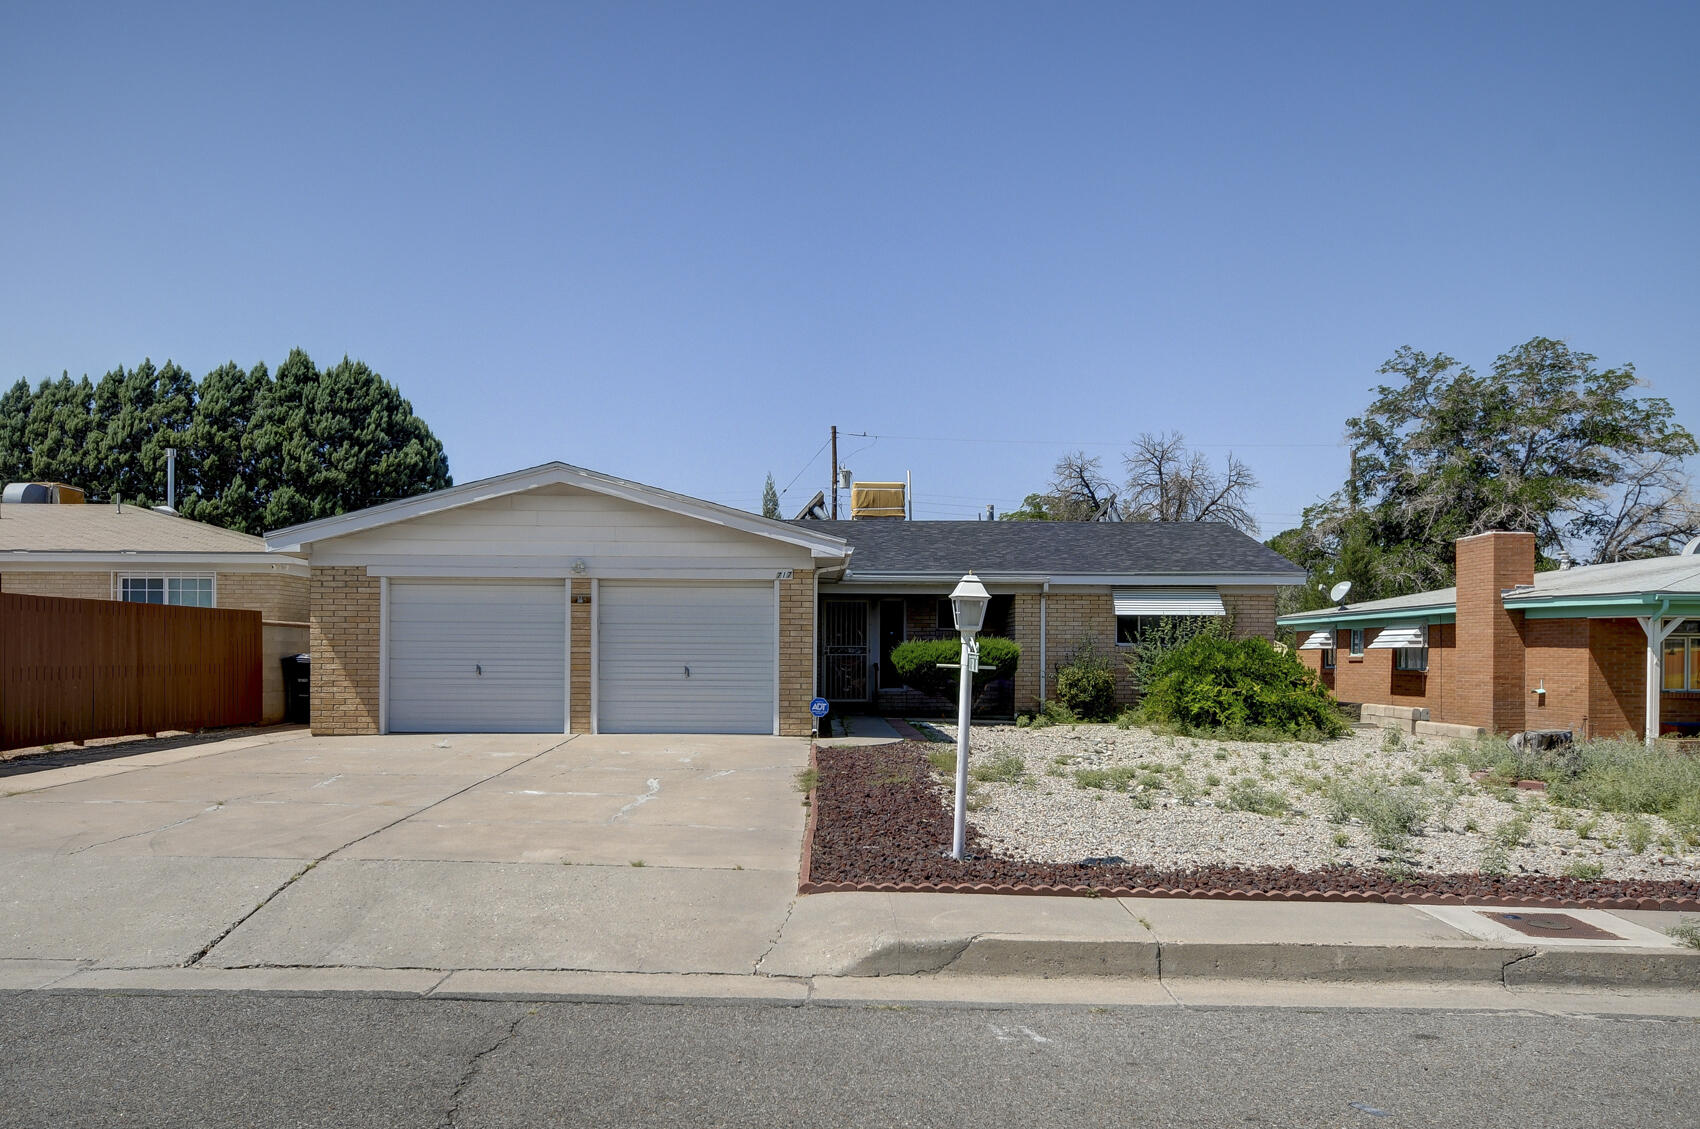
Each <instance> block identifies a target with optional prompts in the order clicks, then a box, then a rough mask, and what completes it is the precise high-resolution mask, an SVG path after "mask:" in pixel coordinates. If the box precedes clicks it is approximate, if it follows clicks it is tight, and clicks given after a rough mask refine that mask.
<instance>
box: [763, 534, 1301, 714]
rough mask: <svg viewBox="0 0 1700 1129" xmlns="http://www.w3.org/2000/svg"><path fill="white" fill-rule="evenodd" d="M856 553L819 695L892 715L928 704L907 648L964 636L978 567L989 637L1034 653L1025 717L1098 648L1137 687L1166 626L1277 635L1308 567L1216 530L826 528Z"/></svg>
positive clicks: (823, 617)
mask: <svg viewBox="0 0 1700 1129" xmlns="http://www.w3.org/2000/svg"><path fill="white" fill-rule="evenodd" d="M797 524H799V525H801V526H804V527H806V528H809V529H818V530H822V531H824V532H827V533H831V534H832V535H834V536H836V537H842V538H843V539H844V540H845V541H846V542H847V543H848V544H849V545H850V547H851V549H852V550H853V551H854V552H853V555H852V556H851V558H850V559H849V561H848V562H846V564H845V566H844V567H842V568H838V569H834V570H830V571H828V572H826V573H824V574H823V576H822V580H821V586H820V592H821V595H820V607H819V623H820V652H821V656H820V665H821V677H820V694H821V696H822V697H824V698H826V699H828V700H829V701H831V702H833V703H835V704H841V705H844V706H849V707H868V708H875V709H878V710H881V711H887V712H903V711H906V710H914V709H919V708H926V707H927V706H928V705H930V704H933V703H927V702H925V701H924V700H923V699H921V698H920V696H919V695H917V694H916V693H915V692H914V691H911V690H907V689H905V688H904V687H903V685H902V683H901V682H900V681H899V680H898V677H897V672H896V670H895V669H894V668H893V667H892V665H891V652H892V649H893V648H894V647H896V646H897V645H898V644H900V643H902V642H904V641H905V640H907V639H938V638H956V631H955V629H954V627H953V621H952V617H951V609H950V600H949V594H950V590H951V589H952V588H953V587H955V585H956V582H957V581H958V580H960V579H961V577H962V574H963V571H964V570H965V568H969V567H971V568H972V569H973V570H974V572H975V574H976V575H977V576H979V578H980V580H981V581H982V582H983V583H984V584H985V585H986V587H987V588H988V589H989V590H990V591H991V592H992V594H993V595H992V602H991V604H990V605H989V606H988V608H987V610H986V611H987V614H986V624H985V628H984V630H985V633H986V634H988V635H1002V636H1005V637H1006V638H1009V639H1013V640H1014V641H1015V642H1017V643H1019V644H1020V645H1021V649H1022V657H1021V663H1020V665H1019V667H1018V668H1017V670H1016V675H1015V679H1014V684H1013V685H1012V686H1010V687H1009V688H1008V689H1009V697H1008V698H1007V699H1005V700H1006V701H1008V703H1009V705H1010V706H1011V707H1012V708H1013V709H1015V710H1017V711H1028V710H1032V709H1035V708H1037V707H1038V706H1039V704H1040V703H1042V702H1043V701H1045V700H1046V699H1047V698H1049V697H1050V696H1051V695H1052V691H1053V690H1054V686H1053V685H1052V678H1053V673H1054V671H1055V670H1056V668H1057V667H1058V666H1059V665H1060V664H1062V663H1063V662H1065V661H1066V660H1067V659H1068V657H1069V655H1070V653H1071V652H1074V651H1075V650H1077V649H1078V648H1080V647H1081V646H1082V644H1090V645H1091V646H1093V647H1094V648H1095V649H1096V650H1097V651H1098V653H1099V654H1101V655H1105V656H1109V657H1110V658H1111V659H1112V661H1113V662H1114V665H1115V668H1116V672H1117V700H1118V701H1119V702H1120V703H1122V704H1127V703H1130V702H1132V701H1133V699H1134V697H1135V696H1136V694H1137V687H1135V686H1134V684H1133V681H1132V679H1131V678H1130V677H1129V676H1128V671H1127V668H1126V664H1125V663H1124V662H1122V661H1121V659H1120V656H1121V655H1124V654H1125V653H1126V651H1127V650H1128V649H1129V648H1130V647H1131V646H1132V644H1133V643H1134V641H1135V640H1136V639H1137V638H1138V637H1139V635H1140V633H1141V632H1142V631H1143V630H1145V629H1146V628H1147V627H1148V626H1149V625H1150V624H1151V623H1152V622H1153V621H1154V620H1157V619H1160V618H1163V617H1166V616H1226V617H1228V618H1229V620H1230V622H1231V624H1232V631H1233V633H1234V634H1235V635H1236V636H1248V635H1261V636H1263V637H1264V638H1271V639H1272V638H1273V637H1274V635H1275V592H1276V589H1277V587H1279V586H1280V585H1285V584H1298V583H1302V582H1303V581H1304V579H1305V575H1304V572H1303V570H1301V569H1299V568H1298V567H1297V566H1296V565H1294V564H1293V563H1292V562H1291V561H1289V560H1287V559H1286V558H1285V557H1283V556H1281V555H1280V554H1279V553H1276V552H1275V551H1274V550H1272V549H1270V548H1268V547H1266V546H1264V545H1262V544H1260V543H1259V542H1257V541H1256V540H1254V539H1253V538H1251V537H1248V536H1246V535H1245V534H1244V533H1241V532H1240V531H1239V530H1237V529H1235V528H1233V527H1232V526H1230V525H1225V524H1220V523H1215V522H1028V521H901V520H885V519H881V520H871V521H815V520H807V519H806V520H803V521H800V522H798V523H797Z"/></svg>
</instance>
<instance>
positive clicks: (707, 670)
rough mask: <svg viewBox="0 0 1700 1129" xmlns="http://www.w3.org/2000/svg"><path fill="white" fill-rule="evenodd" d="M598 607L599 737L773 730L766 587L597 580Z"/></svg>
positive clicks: (769, 592)
mask: <svg viewBox="0 0 1700 1129" xmlns="http://www.w3.org/2000/svg"><path fill="white" fill-rule="evenodd" d="M600 602H601V606H600V608H599V609H598V616H599V618H598V625H597V632H598V640H597V647H598V650H599V651H600V654H599V655H598V659H597V683H598V693H597V705H596V712H597V719H596V721H597V729H598V730H599V731H600V732H603V733H772V732H773V710H774V697H773V696H774V672H775V664H776V663H777V661H778V659H777V656H776V651H777V643H776V636H775V634H774V619H773V614H774V613H773V585H772V584H771V583H751V584H734V583H720V584H709V583H694V584H636V583H618V584H616V583H610V582H609V581H606V580H605V581H603V582H602V584H601V585H600Z"/></svg>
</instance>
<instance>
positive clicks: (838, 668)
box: [820, 600, 871, 702]
mask: <svg viewBox="0 0 1700 1129" xmlns="http://www.w3.org/2000/svg"><path fill="white" fill-rule="evenodd" d="M820 644H821V646H820V650H821V655H820V657H821V691H820V692H821V696H822V697H824V698H827V699H828V700H830V701H834V702H865V701H867V700H868V698H869V697H870V695H869V693H868V667H869V665H871V664H870V663H869V662H868V605H867V601H865V600H823V601H821V613H820Z"/></svg>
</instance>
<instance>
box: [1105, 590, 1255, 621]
mask: <svg viewBox="0 0 1700 1129" xmlns="http://www.w3.org/2000/svg"><path fill="white" fill-rule="evenodd" d="M1115 598H1116V614H1117V615H1227V614H1228V612H1227V609H1226V608H1224V607H1223V606H1222V597H1221V596H1220V595H1218V594H1217V592H1216V589H1214V588H1118V589H1117V590H1116V592H1115Z"/></svg>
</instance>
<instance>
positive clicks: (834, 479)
mask: <svg viewBox="0 0 1700 1129" xmlns="http://www.w3.org/2000/svg"><path fill="white" fill-rule="evenodd" d="M832 520H833V521H837V520H838V425H837V424H836V423H835V424H833V425H832Z"/></svg>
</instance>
